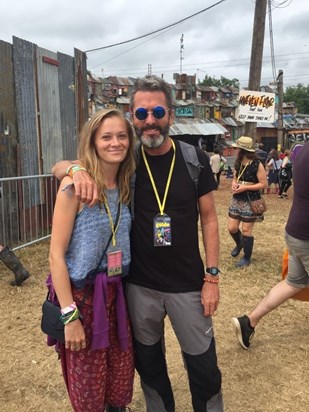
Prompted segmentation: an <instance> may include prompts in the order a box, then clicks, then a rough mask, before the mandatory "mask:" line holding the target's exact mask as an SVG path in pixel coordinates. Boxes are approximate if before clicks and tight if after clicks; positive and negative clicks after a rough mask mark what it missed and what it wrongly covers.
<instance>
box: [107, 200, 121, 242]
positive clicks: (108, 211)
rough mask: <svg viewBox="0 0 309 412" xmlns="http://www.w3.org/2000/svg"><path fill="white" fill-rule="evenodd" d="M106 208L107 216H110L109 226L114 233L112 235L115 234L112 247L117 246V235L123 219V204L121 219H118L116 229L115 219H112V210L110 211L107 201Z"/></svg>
mask: <svg viewBox="0 0 309 412" xmlns="http://www.w3.org/2000/svg"><path fill="white" fill-rule="evenodd" d="M104 206H105V209H106V212H107V215H108V220H109V225H110V227H111V231H112V234H113V236H112V245H113V246H116V233H117V230H118V227H119V223H120V218H121V203H120V206H119V207H120V211H119V219H118V223H117V227H116V228H115V226H114V221H113V217H112V214H111V210H110V208H109V206H108V202H107V200H106V201H105V202H104Z"/></svg>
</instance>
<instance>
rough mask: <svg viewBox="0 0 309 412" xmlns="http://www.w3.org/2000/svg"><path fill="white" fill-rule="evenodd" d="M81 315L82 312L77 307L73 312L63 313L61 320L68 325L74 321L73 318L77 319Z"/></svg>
mask: <svg viewBox="0 0 309 412" xmlns="http://www.w3.org/2000/svg"><path fill="white" fill-rule="evenodd" d="M79 317H80V313H79V310H78V308H76V309H74V310H72V311H71V312H68V313H67V314H65V315H61V320H62V323H63V324H64V325H67V324H68V323H70V322H73V320H76V319H78V318H79Z"/></svg>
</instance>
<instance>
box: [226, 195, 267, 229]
mask: <svg viewBox="0 0 309 412" xmlns="http://www.w3.org/2000/svg"><path fill="white" fill-rule="evenodd" d="M229 217H231V218H232V219H235V220H240V221H241V222H248V223H250V222H262V221H263V220H264V216H263V215H259V216H257V215H254V214H253V213H252V211H251V207H250V203H249V200H240V199H237V198H236V197H235V196H232V199H231V203H230V206H229Z"/></svg>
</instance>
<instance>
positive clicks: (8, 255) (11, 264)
mask: <svg viewBox="0 0 309 412" xmlns="http://www.w3.org/2000/svg"><path fill="white" fill-rule="evenodd" d="M0 260H1V261H2V262H3V263H4V264H5V266H6V267H7V268H9V269H10V270H11V271H12V272H13V273H14V275H15V280H13V281H12V282H11V285H12V286H20V285H21V284H22V283H23V281H24V280H26V279H28V277H29V276H30V273H29V272H28V271H27V270H26V269H25V268H24V267H23V265H22V264H21V263H20V261H19V259H18V257H17V256H16V255H15V253H14V252H13V251H12V250H10V249H9V248H8V247H5V248H4V249H2V250H1V252H0Z"/></svg>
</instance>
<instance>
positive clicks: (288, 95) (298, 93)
mask: <svg viewBox="0 0 309 412" xmlns="http://www.w3.org/2000/svg"><path fill="white" fill-rule="evenodd" d="M283 101H284V102H294V103H295V105H296V106H297V107H298V113H303V114H309V85H307V86H304V85H302V84H301V83H298V85H297V86H289V87H287V89H286V91H285V93H284V94H283Z"/></svg>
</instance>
